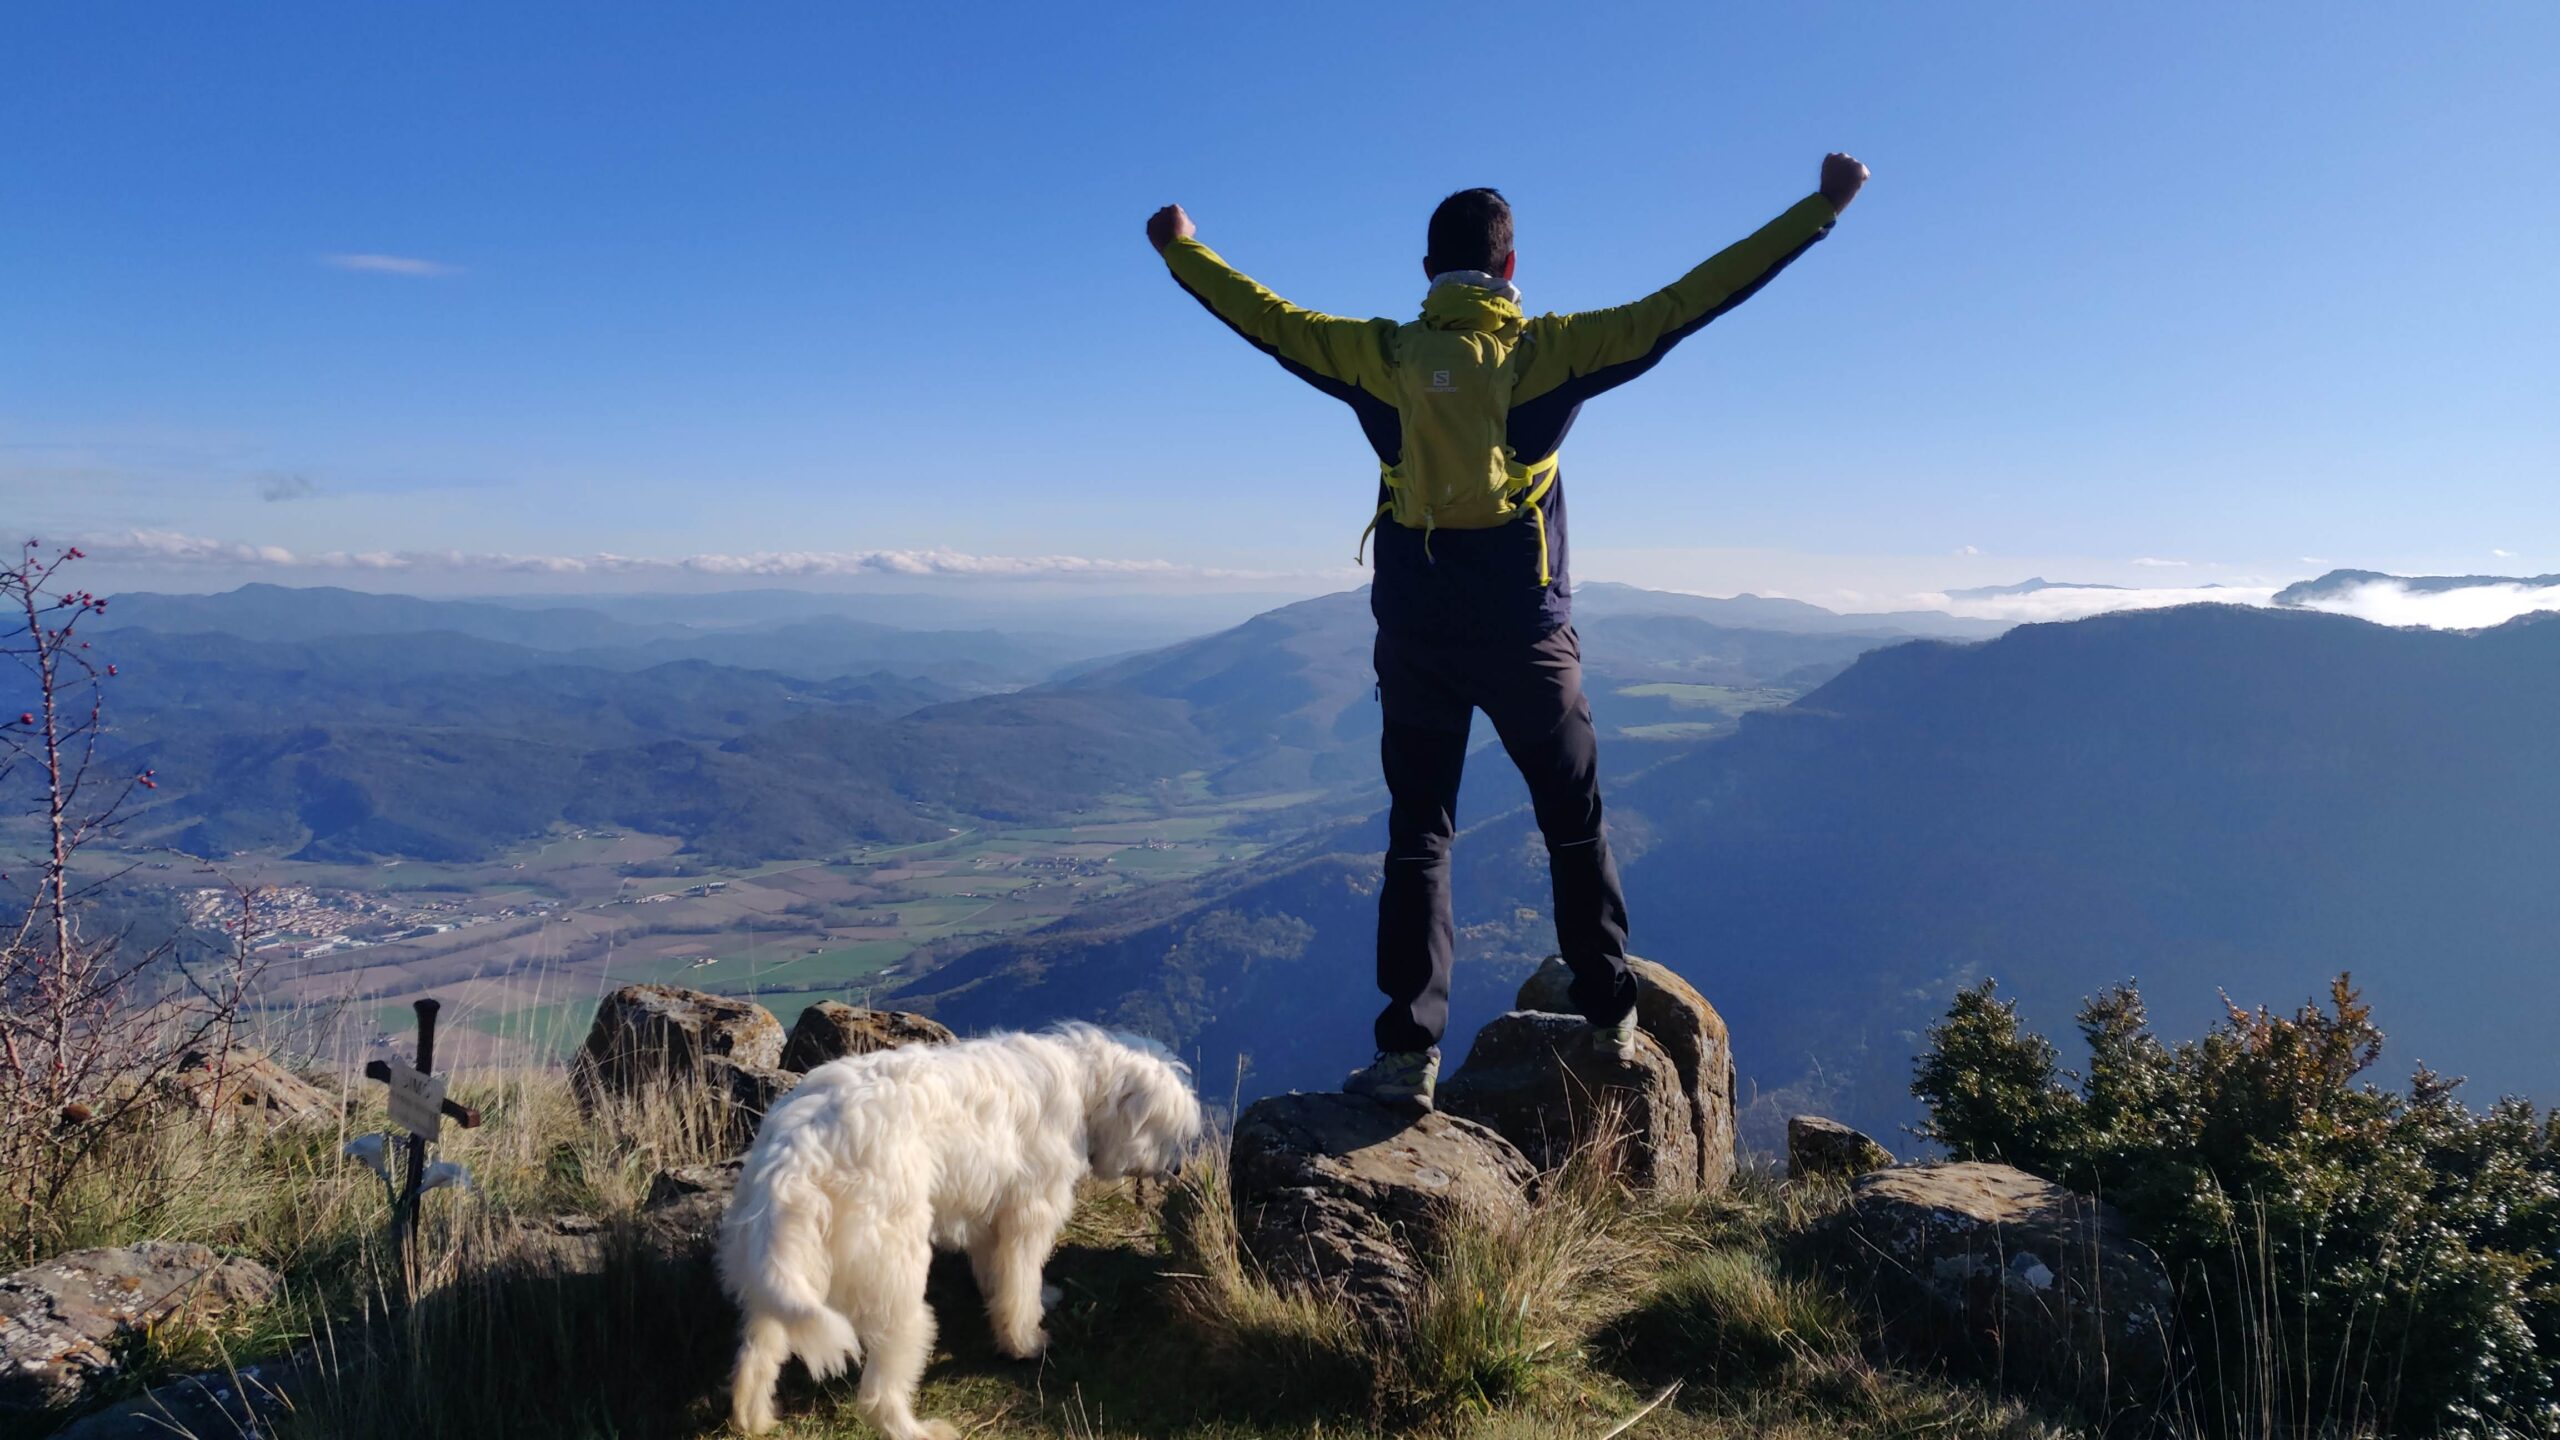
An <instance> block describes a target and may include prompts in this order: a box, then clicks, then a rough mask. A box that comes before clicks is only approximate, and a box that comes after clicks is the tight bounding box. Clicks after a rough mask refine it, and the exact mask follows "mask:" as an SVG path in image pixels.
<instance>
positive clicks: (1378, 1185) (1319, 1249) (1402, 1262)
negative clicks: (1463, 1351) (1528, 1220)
mask: <svg viewBox="0 0 2560 1440" xmlns="http://www.w3.org/2000/svg"><path fill="white" fill-rule="evenodd" d="M1535 1178H1536V1170H1535V1167H1533V1166H1532V1165H1531V1164H1530V1163H1529V1160H1528V1157H1526V1156H1524V1155H1522V1154H1521V1153H1520V1150H1519V1148H1518V1147H1517V1146H1514V1145H1513V1144H1512V1143H1511V1142H1510V1141H1508V1140H1505V1139H1503V1138H1502V1137H1501V1136H1500V1135H1498V1134H1496V1133H1494V1132H1493V1131H1492V1130H1489V1129H1487V1128H1486V1127H1484V1126H1482V1125H1479V1124H1476V1123H1475V1122H1473V1121H1470V1120H1466V1119H1462V1118H1460V1117H1458V1116H1455V1115H1448V1114H1438V1113H1425V1114H1420V1115H1417V1114H1416V1113H1415V1112H1413V1111H1410V1110H1405V1109H1401V1108H1396V1107H1390V1106H1385V1105H1380V1104H1378V1103H1376V1102H1374V1101H1370V1100H1365V1099H1361V1098H1359V1097H1356V1096H1350V1095H1332V1094H1320V1095H1274V1096H1271V1097H1270V1098H1268V1099H1264V1100H1257V1101H1255V1102H1254V1103H1253V1104H1252V1105H1251V1106H1249V1107H1247V1108H1246V1110H1245V1112H1244V1115H1243V1117H1242V1118H1241V1119H1239V1120H1238V1121H1237V1122H1236V1133H1235V1145H1234V1150H1233V1161H1232V1170H1231V1181H1232V1186H1233V1191H1234V1198H1235V1207H1236V1224H1237V1229H1238V1231H1239V1232H1240V1234H1241V1236H1242V1239H1243V1241H1244V1246H1245V1249H1246V1250H1247V1251H1248V1252H1250V1253H1251V1254H1252V1255H1253V1257H1254V1258H1255V1259H1256V1260H1257V1261H1258V1262H1260V1264H1261V1265H1262V1267H1263V1269H1264V1272H1265V1273H1266V1274H1268V1275H1270V1276H1271V1277H1272V1278H1273V1279H1274V1280H1275V1281H1278V1282H1279V1283H1281V1284H1283V1285H1289V1286H1295V1287H1302V1288H1306V1289H1311V1290H1314V1291H1317V1292H1319V1293H1322V1294H1325V1295H1328V1296H1338V1297H1339V1298H1340V1300H1341V1302H1342V1303H1343V1304H1345V1305H1347V1306H1349V1307H1350V1309H1351V1310H1352V1312H1353V1313H1354V1314H1356V1315H1358V1316H1359V1317H1360V1318H1361V1319H1362V1320H1363V1321H1364V1322H1365V1323H1367V1324H1369V1325H1371V1326H1374V1327H1378V1328H1381V1329H1393V1328H1395V1327H1397V1326H1398V1325H1399V1324H1401V1323H1403V1321H1404V1318H1405V1317H1407V1316H1409V1315H1410V1314H1411V1313H1412V1303H1413V1301H1414V1300H1415V1298H1416V1297H1418V1296H1419V1294H1420V1293H1421V1288H1422V1284H1423V1271H1422V1265H1421V1262H1420V1260H1419V1259H1418V1258H1417V1257H1418V1256H1419V1255H1422V1254H1426V1253H1428V1251H1429V1249H1430V1246H1431V1245H1432V1243H1433V1241H1434V1239H1435V1237H1436V1236H1437V1234H1438V1233H1439V1228H1440V1226H1441V1225H1442V1224H1443V1222H1444V1221H1445V1220H1446V1218H1447V1217H1448V1216H1450V1215H1451V1214H1453V1213H1462V1212H1468V1211H1472V1212H1475V1213H1479V1214H1486V1215H1497V1216H1499V1215H1518V1214H1521V1213H1524V1211H1525V1207H1526V1206H1527V1204H1528V1188H1529V1185H1530V1183H1531V1182H1532V1181H1533V1180H1534V1179H1535Z"/></svg>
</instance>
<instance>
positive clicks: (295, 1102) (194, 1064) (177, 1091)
mask: <svg viewBox="0 0 2560 1440" xmlns="http://www.w3.org/2000/svg"><path fill="white" fill-rule="evenodd" d="M162 1083H163V1085H164V1086H165V1088H166V1090H167V1092H168V1093H169V1094H170V1095H171V1096H173V1097H175V1098H176V1099H179V1100H182V1101H184V1102H185V1103H187V1104H189V1105H191V1106H194V1107H195V1108H196V1109H198V1110H208V1111H213V1112H215V1113H217V1114H222V1115H229V1116H239V1117H251V1116H254V1117H257V1118H260V1119H264V1120H267V1121H270V1122H278V1123H280V1122H284V1121H295V1120H319V1119H323V1118H327V1117H331V1116H334V1115H336V1114H337V1113H338V1098H337V1097H336V1096H334V1095H332V1094H330V1093H329V1092H328V1091H326V1090H323V1089H321V1088H320V1087H319V1086H317V1085H314V1084H312V1083H311V1082H310V1081H308V1080H305V1079H303V1078H302V1077H301V1076H299V1075H296V1074H294V1073H293V1072H292V1071H290V1070H287V1069H286V1068H285V1067H283V1066H282V1065H279V1064H277V1063H276V1062H275V1060H274V1059H273V1058H271V1057H269V1056H266V1055H262V1054H260V1053H258V1052H257V1051H255V1050H249V1049H243V1048H240V1047H236V1046H235V1047H233V1048H231V1049H228V1050H211V1051H192V1052H189V1053H188V1054H187V1055H186V1056H184V1057H183V1058H181V1059H180V1060H179V1062H178V1066H177V1068H176V1069H175V1070H172V1071H170V1072H169V1074H168V1076H167V1078H166V1079H165V1080H164V1081H163V1082H162Z"/></svg>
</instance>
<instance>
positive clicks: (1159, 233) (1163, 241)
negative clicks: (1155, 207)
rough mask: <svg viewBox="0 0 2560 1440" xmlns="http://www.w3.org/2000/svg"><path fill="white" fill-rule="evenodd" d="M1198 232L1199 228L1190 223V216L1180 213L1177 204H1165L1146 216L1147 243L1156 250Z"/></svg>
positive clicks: (1180, 209) (1188, 237)
mask: <svg viewBox="0 0 2560 1440" xmlns="http://www.w3.org/2000/svg"><path fill="white" fill-rule="evenodd" d="M1199 233H1200V231H1199V228H1198V227H1197V226H1195V225H1193V224H1192V223H1191V217H1190V216H1188V215H1185V214H1183V213H1182V207H1181V206H1179V205H1167V206H1166V207H1164V208H1163V209H1161V210H1159V211H1157V212H1156V213H1154V214H1153V215H1150V216H1148V217H1147V243H1148V244H1150V245H1153V246H1155V247H1156V249H1158V250H1162V249H1164V247H1166V246H1167V245H1170V244H1172V243H1173V242H1174V241H1176V240H1188V239H1190V238H1191V237H1192V236H1194V235H1197V234H1199Z"/></svg>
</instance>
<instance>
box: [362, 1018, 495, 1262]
mask: <svg viewBox="0 0 2560 1440" xmlns="http://www.w3.org/2000/svg"><path fill="white" fill-rule="evenodd" d="M413 1008H415V1009H416V1010H417V1012H418V1063H417V1065H416V1066H415V1067H411V1066H407V1065H395V1064H392V1063H391V1062H390V1061H387V1060H368V1061H366V1062H365V1067H364V1076H365V1078H366V1079H368V1080H379V1081H381V1082H382V1083H383V1084H384V1085H386V1086H388V1087H390V1090H391V1123H392V1124H394V1125H397V1126H399V1127H400V1128H401V1129H403V1130H406V1131H408V1132H409V1177H408V1180H407V1183H405V1184H403V1185H402V1186H401V1187H400V1200H399V1203H398V1204H396V1205H394V1206H393V1207H392V1209H391V1238H392V1240H393V1241H394V1243H396V1244H397V1245H398V1246H399V1248H400V1257H401V1260H402V1262H403V1263H404V1264H406V1265H408V1267H409V1269H410V1272H411V1273H412V1274H415V1273H416V1266H415V1265H414V1263H412V1262H414V1260H415V1258H416V1257H415V1255H414V1253H413V1252H414V1251H415V1249H416V1246H417V1243H418V1196H419V1195H420V1193H421V1192H422V1190H423V1188H424V1186H425V1184H426V1177H427V1146H428V1145H429V1144H430V1143H432V1142H433V1141H434V1140H435V1138H436V1137H437V1136H438V1135H441V1134H442V1133H444V1121H445V1119H446V1118H447V1117H448V1116H449V1117H451V1118H452V1120H453V1121H454V1123H455V1124H457V1125H460V1126H461V1127H462V1128H463V1129H465V1130H475V1129H478V1128H479V1125H480V1112H479V1111H477V1110H474V1109H472V1108H471V1107H470V1106H468V1105H457V1104H455V1103H454V1102H452V1101H450V1100H447V1099H446V1098H444V1087H445V1081H446V1079H447V1078H448V1077H446V1076H443V1075H438V1074H436V1073H434V1072H435V1068H436V1011H438V1010H439V1009H442V1008H443V1003H442V1002H441V1001H437V1000H420V1001H418V1002H417V1003H416V1005H415V1006H414V1007H413Z"/></svg>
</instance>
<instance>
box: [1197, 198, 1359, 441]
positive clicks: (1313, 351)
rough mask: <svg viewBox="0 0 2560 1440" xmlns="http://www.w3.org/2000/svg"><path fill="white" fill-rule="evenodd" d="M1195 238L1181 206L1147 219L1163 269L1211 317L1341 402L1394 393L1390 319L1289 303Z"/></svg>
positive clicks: (1291, 371) (1292, 372)
mask: <svg viewBox="0 0 2560 1440" xmlns="http://www.w3.org/2000/svg"><path fill="white" fill-rule="evenodd" d="M1195 236H1196V229H1195V227H1194V226H1193V225H1192V223H1191V217H1190V216H1188V215H1185V214H1183V213H1182V207H1181V206H1179V205H1167V206H1166V207H1164V208H1163V209H1162V210H1159V211H1157V212H1156V213H1155V214H1154V215H1153V216H1152V217H1150V218H1149V219H1148V221H1147V239H1148V241H1149V242H1151V243H1152V244H1153V245H1154V246H1155V247H1156V250H1157V252H1158V253H1159V254H1161V255H1163V256H1164V263H1165V266H1166V268H1167V269H1169V270H1171V271H1172V272H1173V278H1174V279H1175V281H1177V282H1178V283H1180V284H1181V286H1182V288H1183V289H1185V290H1188V291H1190V292H1191V295H1192V298H1193V299H1196V300H1198V301H1199V302H1200V303H1201V304H1202V305H1203V306H1205V307H1207V309H1208V311H1209V313H1210V314H1212V315H1215V316H1217V317H1218V318H1219V319H1220V320H1223V321H1225V322H1226V323H1227V325H1228V327H1229V328H1231V329H1233V330H1234V331H1235V332H1236V333H1237V334H1239V335H1241V336H1243V337H1244V338H1245V339H1246V340H1248V341H1250V342H1252V344H1253V346H1254V348H1256V349H1258V350H1260V351H1262V352H1263V353H1264V354H1266V355H1269V356H1271V357H1272V358H1273V359H1275V360H1278V361H1279V362H1280V363H1281V365H1282V366H1283V367H1285V368H1286V369H1288V371H1289V372H1290V373H1291V374H1294V375H1296V376H1298V377H1299V378H1300V379H1302V380H1305V381H1307V382H1308V383H1309V384H1312V385H1314V386H1315V387H1316V388H1317V389H1319V390H1323V391H1326V392H1327V393H1329V394H1333V395H1336V396H1337V397H1339V398H1345V399H1347V398H1349V397H1348V396H1347V395H1345V394H1344V393H1343V392H1345V391H1346V390H1364V391H1366V392H1368V393H1369V394H1371V395H1373V396H1376V397H1379V398H1381V399H1384V398H1388V397H1389V396H1391V395H1392V393H1393V391H1392V389H1391V383H1390V381H1389V379H1388V377H1387V361H1386V356H1387V337H1388V336H1390V335H1392V334H1393V333H1394V331H1395V322H1394V321H1391V320H1350V319H1345V318H1343V317H1341V316H1339V315H1326V314H1322V313H1320V312H1317V311H1314V310H1307V309H1302V308H1300V307H1299V306H1296V305H1292V304H1290V303H1289V302H1288V301H1286V300H1283V299H1281V298H1280V297H1279V296H1277V295H1274V294H1272V293H1271V292H1270V291H1268V290H1265V289H1263V288H1262V287H1261V286H1260V285H1257V284H1255V283H1254V282H1253V280H1252V278H1251V277H1249V276H1247V275H1245V274H1244V273H1243V272H1242V271H1240V270H1237V269H1236V268H1235V267H1234V266H1232V265H1229V264H1228V263H1227V262H1226V261H1225V260H1223V259H1220V258H1219V256H1218V252H1217V251H1215V250H1212V249H1210V248H1209V247H1208V246H1206V245H1203V244H1201V243H1200V242H1199V240H1198V239H1197V238H1195Z"/></svg>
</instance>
